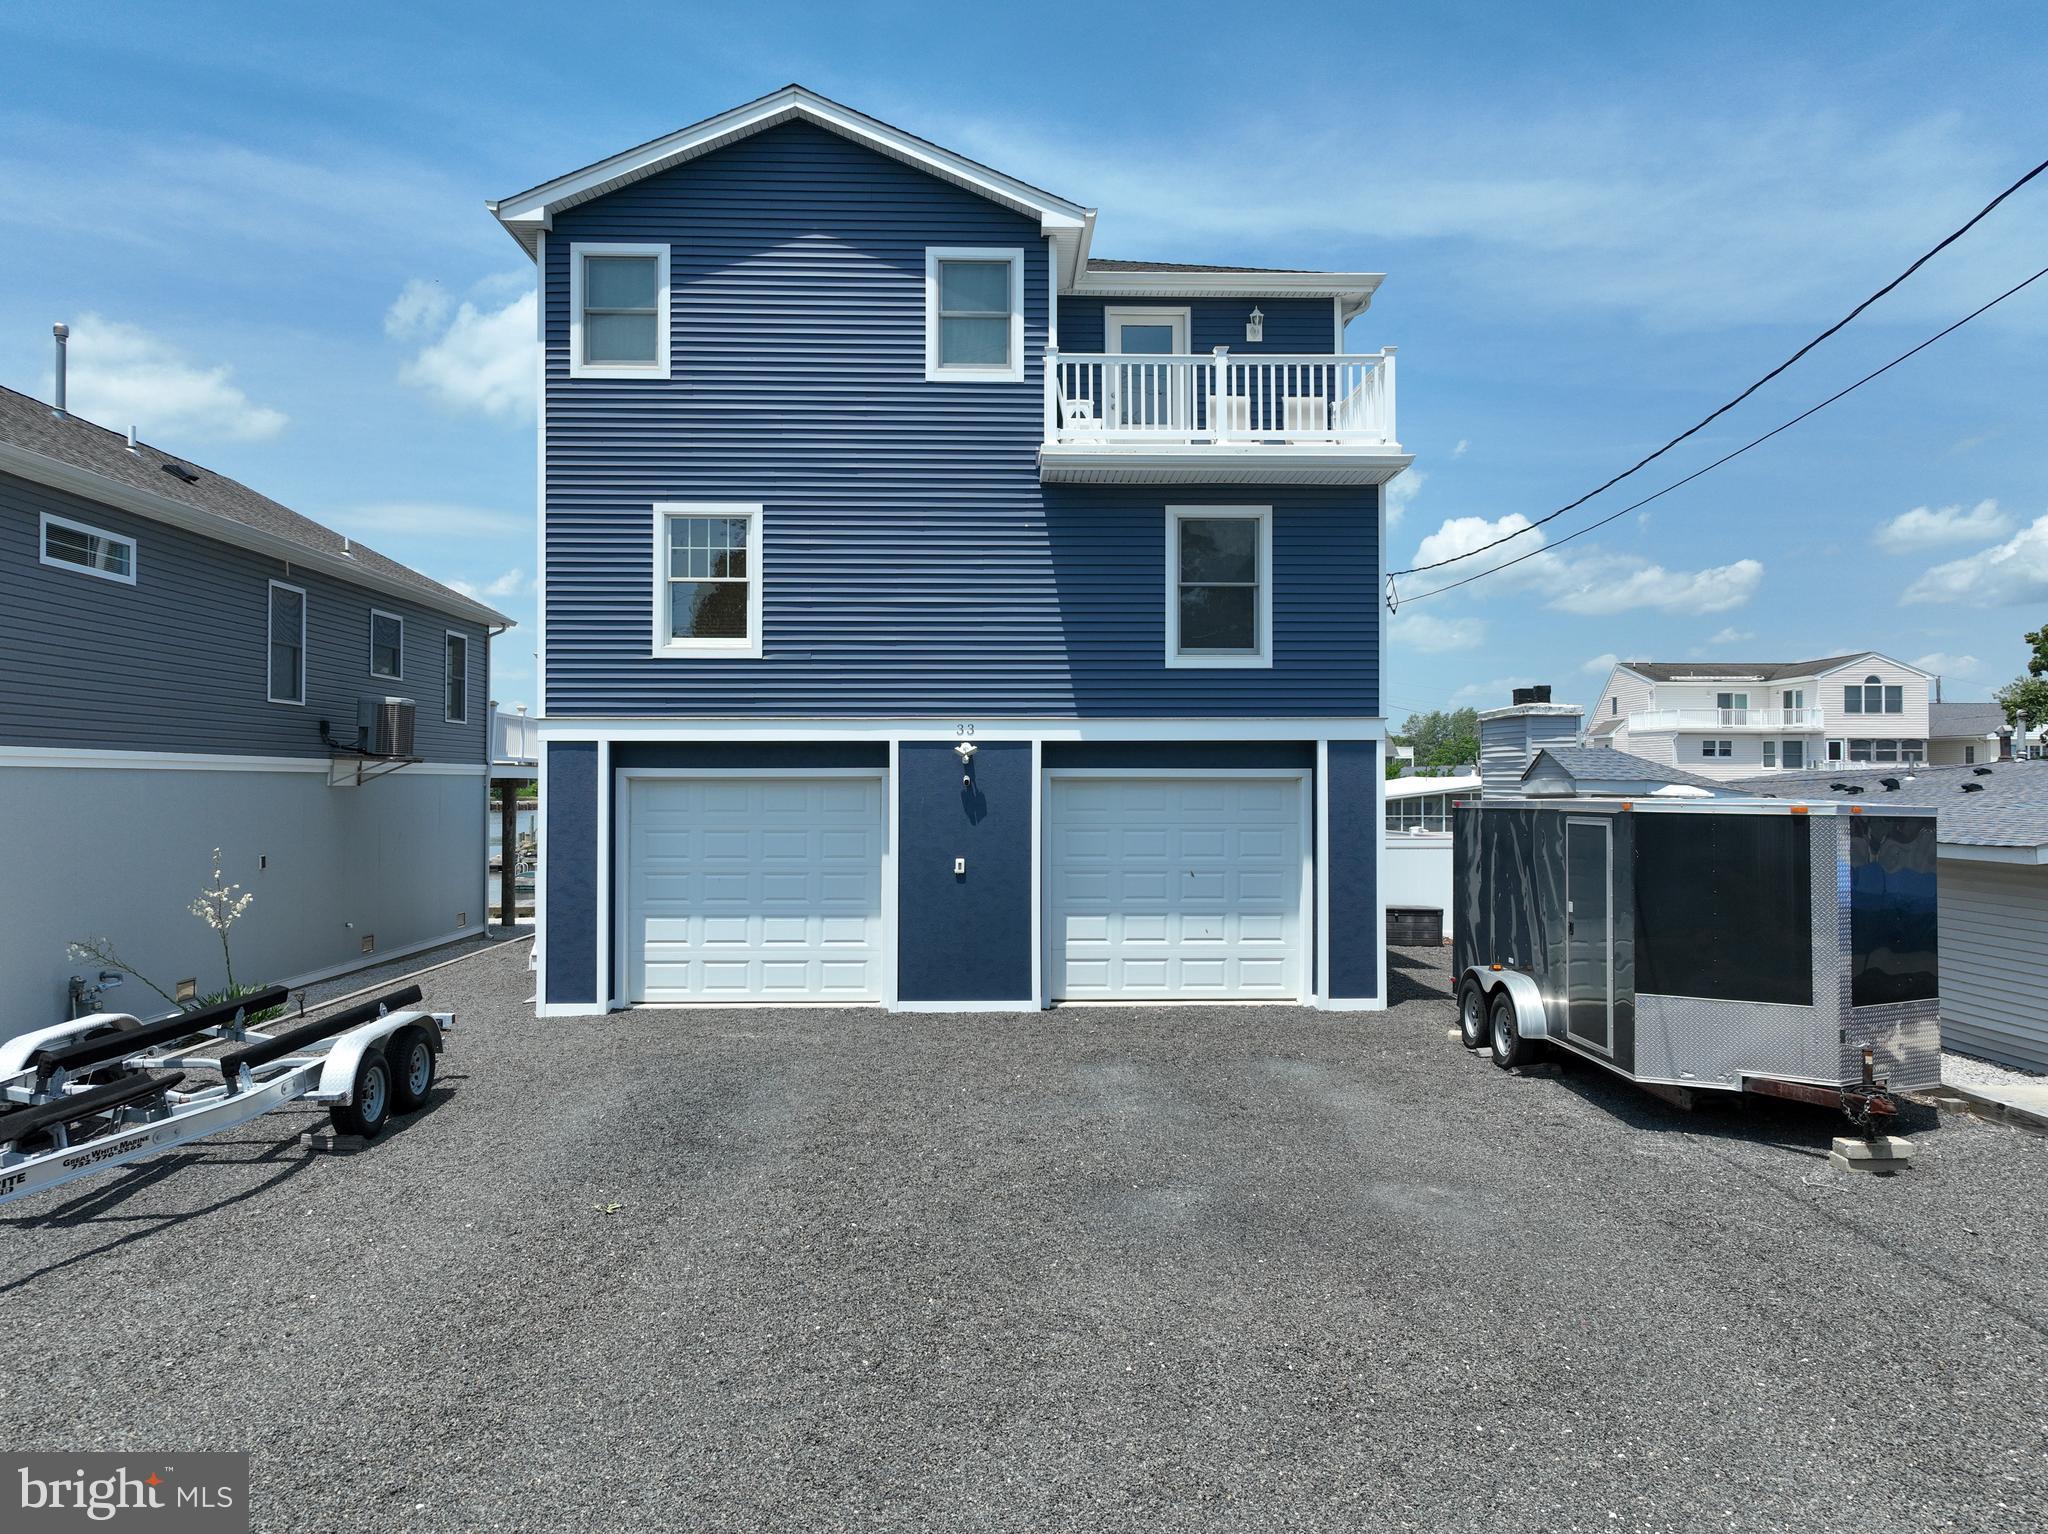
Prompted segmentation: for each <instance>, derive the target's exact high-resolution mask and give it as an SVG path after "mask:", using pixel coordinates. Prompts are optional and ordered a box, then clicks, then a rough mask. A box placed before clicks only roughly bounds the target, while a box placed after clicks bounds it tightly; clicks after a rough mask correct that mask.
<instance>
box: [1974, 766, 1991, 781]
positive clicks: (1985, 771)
mask: <svg viewBox="0 0 2048 1534" xmlns="http://www.w3.org/2000/svg"><path fill="white" fill-rule="evenodd" d="M1970 775H1971V776H1972V777H1978V778H1988V777H1990V776H1991V769H1990V768H1989V767H1972V768H1971V769H1970Z"/></svg>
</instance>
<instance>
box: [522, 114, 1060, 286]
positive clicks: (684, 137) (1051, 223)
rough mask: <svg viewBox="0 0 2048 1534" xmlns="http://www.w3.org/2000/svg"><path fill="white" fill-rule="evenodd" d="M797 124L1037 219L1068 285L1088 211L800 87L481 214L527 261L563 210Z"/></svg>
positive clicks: (535, 189)
mask: <svg viewBox="0 0 2048 1534" xmlns="http://www.w3.org/2000/svg"><path fill="white" fill-rule="evenodd" d="M795 121H803V122H810V123H815V124H816V125H817V126H819V127H821V128H825V129H828V130H830V131H831V132H833V133H837V134H840V135H841V136H843V137H845V138H849V139H852V140H853V141H854V142H855V143H858V144H864V145H866V146H867V147H868V148H870V149H874V150H876V151H878V152H879V153H882V154H885V155H888V156H889V157H890V158H891V159H895V160H901V161H902V162H903V163H904V164H906V165H911V166H914V167H916V168H917V169H919V170H922V171H925V172H928V173H929V174H931V175H934V176H937V177H938V178H939V179H940V180H942V181H950V182H952V183H953V184H954V185H955V186H961V187H965V188H966V189H967V190H968V191H970V192H974V193H976V194H978V195H980V196H982V197H986V198H988V199H989V200H990V201H991V202H995V203H1000V204H1001V205H1002V206H1004V207H1006V208H1009V209H1010V210H1011V211H1012V212H1016V213H1021V214H1024V215H1025V216H1027V217H1030V218H1036V219H1037V220H1038V224H1039V229H1040V232H1041V233H1044V234H1046V235H1049V236H1051V237H1052V238H1053V240H1054V241H1055V242H1056V244H1057V245H1058V246H1059V248H1060V265H1061V268H1062V272H1061V280H1062V281H1063V282H1065V281H1069V280H1071V277H1072V274H1073V272H1074V271H1075V270H1076V269H1077V268H1078V267H1079V265H1080V259H1081V251H1082V249H1083V246H1084V244H1085V236H1086V235H1087V233H1088V232H1089V230H1090V229H1091V227H1092V226H1093V224H1094V222H1095V212H1094V210H1093V209H1092V208H1084V207H1082V206H1081V205H1080V204H1078V203H1072V202H1069V201H1067V200H1066V199H1065V198H1064V197H1056V196H1054V195H1053V194H1052V193H1050V192H1046V191H1042V190H1040V189H1039V188H1038V187H1035V186H1031V185H1029V184H1028V183H1026V182H1023V181H1019V180H1017V179H1016V178H1015V177H1013V176H1006V175H1004V174H1003V173H1002V172H1001V171H998V170H992V169H990V168H989V167H988V166H986V165H982V164H980V163H978V162H977V161H974V160H970V159H968V158H967V157H966V156H965V155H962V154H956V153H954V152H953V151H952V150H950V149H943V148H941V147H940V146H939V145H937V144H934V143H931V142H929V141H928V140H925V139H921V138H919V137H917V136H916V135H915V134H913V133H906V132H904V131H903V130H902V129H901V128H895V127H891V126H890V125H889V124H888V123H885V122H881V121H878V120H877V119H875V118H872V117H869V116H867V115H866V114H865V113H863V112H856V111H855V110H854V109H853V108H852V107H846V106H841V105H840V104H839V103H838V102H836V101H830V100H827V99H826V98H825V97H823V96H820V95H818V94H817V93H816V92H815V91H810V90H806V89H805V88H804V87H803V86H801V85H785V86H784V87H783V88H782V89H781V90H779V91H772V92H770V93H769V94H768V95H766V96H763V97H761V98H760V99H759V100H758V101H750V102H748V103H746V104H745V105H744V106H737V107H734V108H732V109H731V110H730V111H726V112H720V113H719V114H718V115H717V116H715V117H707V118H705V119H704V121H702V122H699V123H692V124H691V125H690V126H689V127H687V128H678V129H677V130H676V131H675V132H673V133H670V134H665V135H664V136H662V137H661V138H658V139H654V140H652V141H650V142H648V143H645V144H640V145H637V146H635V147H634V148H632V149H627V150H623V151H621V152H620V153H618V154H615V155H613V156H611V157H610V158H609V159H604V160H599V161H598V162H597V163H596V164H595V165H590V166H586V167H585V168H583V169H582V170H578V171H571V172H570V173H569V174H568V175H566V176H557V177H556V178H555V179H554V180H552V181H547V182H543V183H542V184H541V185H539V186H536V187H533V188H531V189H530V190H528V191H524V192H520V193H518V194H516V195H515V196H511V197H506V198H501V199H500V200H499V201H497V202H493V203H487V204H486V205H485V206H487V207H488V208H489V209H490V210H491V213H492V214H493V215H494V216H495V217H496V218H497V220H498V222H499V223H501V224H503V225H504V226H505V228H506V229H507V230H508V231H510V232H511V234H512V237H513V238H514V239H516V240H518V241H519V243H520V244H521V245H522V246H524V247H525V249H526V253H527V254H528V255H532V254H533V252H534V249H535V246H536V244H537V238H536V237H537V236H538V235H539V234H540V232H541V231H542V230H545V229H547V228H549V227H550V226H551V225H552V223H553V221H554V215H555V214H556V213H558V212H560V211H561V210H562V209H564V208H573V207H575V206H577V205H578V204H579V203H585V202H589V201H591V200H592V199H593V198H597V197H602V196H604V195H605V194H606V193H607V192H612V191H616V190H617V189H618V188H620V187H622V186H625V185H627V184H628V183H629V182H633V181H638V180H639V179H641V178H642V177H643V176H651V175H654V174H656V173H657V172H659V171H664V170H667V169H668V168H669V167H671V166H674V165H680V164H682V163H683V162H684V161H685V160H692V159H695V158H696V157H697V156H699V155H706V154H710V153H712V152H713V151H714V150H718V149H723V148H724V147H725V146H726V145H728V144H732V143H735V142H737V141H738V140H740V139H743V138H746V137H748V136H749V135H750V134H755V133H760V132H762V131H764V130H765V129H768V128H773V127H776V126H778V125H780V124H782V123H786V122H795Z"/></svg>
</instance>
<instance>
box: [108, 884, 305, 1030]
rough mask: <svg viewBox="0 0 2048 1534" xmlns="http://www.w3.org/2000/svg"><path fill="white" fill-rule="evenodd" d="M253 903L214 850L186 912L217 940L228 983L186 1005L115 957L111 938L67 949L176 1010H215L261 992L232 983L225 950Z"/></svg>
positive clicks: (274, 1011)
mask: <svg viewBox="0 0 2048 1534" xmlns="http://www.w3.org/2000/svg"><path fill="white" fill-rule="evenodd" d="M255 901H256V895H255V892H254V891H249V890H244V889H243V888H242V886H241V885H239V884H230V883H229V882H228V878H227V875H226V873H224V872H223V871H222V869H221V861H220V848H218V847H216V848H214V849H213V875H212V878H211V879H210V881H209V882H208V883H207V885H206V887H205V888H204V889H202V890H200V892H199V896H198V898H197V899H195V900H194V901H193V902H192V903H191V904H190V905H189V906H187V907H186V908H185V909H186V910H188V911H190V912H191V913H192V914H193V915H194V916H196V917H198V918H199V919H200V920H201V921H203V922H205V923H206V925H207V926H208V927H210V928H211V929H212V930H213V932H214V933H215V935H216V936H218V937H219V938H220V957H221V964H222V966H223V967H224V968H225V969H226V970H227V977H228V983H227V986H226V987H225V988H224V989H222V990H218V991H215V992H213V993H212V994H211V995H209V996H197V997H194V998H192V999H191V1000H189V1001H179V1000H178V999H177V998H176V997H174V996H172V995H171V994H170V992H168V991H166V990H165V989H164V988H163V987H162V986H160V985H158V984H157V983H156V982H155V981H154V980H152V979H150V978H149V976H147V975H145V974H143V973H142V972H141V971H140V970H138V969H137V968H136V967H135V966H134V965H132V964H130V963H129V962H128V961H127V960H126V959H123V958H122V957H121V956H120V954H118V953H116V952H115V951H114V944H113V940H112V939H111V938H89V939H86V940H85V941H82V942H76V943H72V944H70V945H69V946H70V953H71V957H72V958H73V959H76V960H81V961H90V962H92V963H95V964H103V965H105V966H106V967H107V968H109V969H118V970H120V971H122V972H123V973H124V974H130V975H133V976H134V977H135V978H136V979H137V980H140V981H141V982H142V983H143V984H144V985H146V986H148V987H149V988H150V989H151V990H152V991H155V992H156V993H157V995H159V996H161V997H163V999H164V1000H165V1001H168V1002H170V1003H171V1005H172V1006H175V1007H183V1008H186V1009H188V1010H191V1011H198V1010H200V1009H202V1008H205V1007H211V1006H216V1005H218V1004H219V1003H221V1002H224V1001H233V1000H235V999H236V998H237V997H241V996H248V995H251V994H253V993H254V992H256V991H260V990H262V989H263V987H262V986H258V985H242V984H239V983H238V982H237V981H236V980H235V955H234V950H233V949H232V948H230V947H229V946H228V930H229V929H230V928H231V927H233V926H234V924H235V923H236V922H238V921H240V920H241V919H242V917H243V915H244V914H246V913H247V911H248V909H249V907H250V906H251V905H253V904H255ZM283 1011H284V1008H282V1007H273V1008H271V1009H270V1010H269V1011H267V1012H265V1013H263V1014H261V1016H258V1017H252V1018H250V1019H249V1021H250V1022H252V1023H257V1022H262V1021H263V1020H264V1019H265V1018H270V1017H275V1016H277V1015H278V1014H280V1013H281V1012H283Z"/></svg>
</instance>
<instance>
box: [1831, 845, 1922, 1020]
mask: <svg viewBox="0 0 2048 1534" xmlns="http://www.w3.org/2000/svg"><path fill="white" fill-rule="evenodd" d="M1934 837H1935V820H1934V817H1933V816H1932V815H1924V816H1923V815H1914V816H1908V815H1858V816H1856V817H1854V818H1853V819H1852V820H1851V821H1850V822H1849V949H1850V980H1849V1005H1850V1006H1852V1007H1878V1006H1884V1005H1887V1004H1889V1003H1892V1002H1900V1001H1932V1000H1933V999H1934V998H1935V997H1936V996H1937V995H1938V994H1939V991H1940V988H1939V985H1938V983H1937V980H1936V963H1935V951H1936V942H1935V938H1936V933H1935V927H1936V908H1935V899H1934V846H1935V843H1934Z"/></svg>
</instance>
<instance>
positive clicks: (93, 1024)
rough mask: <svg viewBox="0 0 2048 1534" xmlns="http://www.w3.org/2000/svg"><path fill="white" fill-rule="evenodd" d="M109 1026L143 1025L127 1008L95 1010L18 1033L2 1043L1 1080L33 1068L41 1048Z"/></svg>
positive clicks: (63, 1042) (132, 1026) (66, 1041)
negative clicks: (85, 1014) (90, 1013)
mask: <svg viewBox="0 0 2048 1534" xmlns="http://www.w3.org/2000/svg"><path fill="white" fill-rule="evenodd" d="M108 1026H113V1027H124V1026H125V1027H128V1028H139V1027H141V1026H142V1024H141V1021H140V1020H139V1019H137V1018H133V1017H130V1016H129V1015H128V1014H127V1013H126V1012H95V1013H93V1014H92V1015H91V1016H90V1017H79V1018H73V1019H72V1020H71V1021H70V1022H68V1023H52V1024H50V1026H49V1027H47V1028H38V1029H36V1030H34V1031H33V1032H31V1033H22V1034H17V1035H15V1037H13V1038H11V1039H9V1040H8V1041H7V1042H6V1043H4V1044H0V1081H6V1080H8V1079H10V1078H12V1077H15V1076H25V1075H27V1074H28V1072H29V1069H30V1067H29V1061H30V1060H32V1059H33V1058H34V1057H35V1053H36V1051H37V1050H39V1049H43V1048H46V1047H47V1048H51V1049H54V1048H56V1047H57V1046H59V1045H62V1044H69V1043H70V1042H72V1040H74V1039H82V1038H84V1037H85V1036H86V1035H87V1034H88V1033H93V1032H96V1031H97V1030H99V1029H101V1028H105V1027H108Z"/></svg>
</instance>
